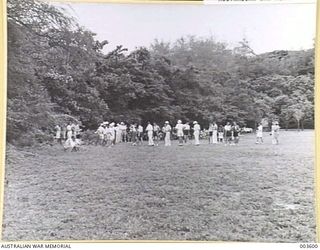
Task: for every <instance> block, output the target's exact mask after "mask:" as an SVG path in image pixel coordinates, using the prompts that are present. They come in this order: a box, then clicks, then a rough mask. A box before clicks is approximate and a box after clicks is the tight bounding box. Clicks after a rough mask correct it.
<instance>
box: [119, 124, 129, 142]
mask: <svg viewBox="0 0 320 250" xmlns="http://www.w3.org/2000/svg"><path fill="white" fill-rule="evenodd" d="M119 129H120V132H121V138H122V142H127V126H126V125H125V124H124V122H121V123H120V127H119Z"/></svg>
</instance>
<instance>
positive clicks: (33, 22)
mask: <svg viewBox="0 0 320 250" xmlns="http://www.w3.org/2000/svg"><path fill="white" fill-rule="evenodd" d="M7 6H8V48H9V51H8V54H9V60H8V141H9V142H12V143H16V144H19V141H21V139H22V138H24V137H26V136H27V137H28V136H29V137H28V138H27V140H30V141H34V139H35V138H39V135H45V134H48V133H49V132H50V131H51V130H52V129H53V127H54V125H55V123H64V122H66V121H67V120H68V119H69V118H70V117H74V118H72V119H77V120H81V121H82V123H83V124H84V125H85V126H86V127H87V128H89V129H94V128H96V126H97V125H98V123H99V122H101V121H103V120H115V121H117V122H118V121H119V122H120V121H127V122H133V121H139V122H142V123H143V124H145V123H146V122H147V121H155V122H163V121H164V120H170V121H171V122H173V123H174V122H175V121H176V120H177V119H183V120H198V122H200V123H201V124H203V126H207V125H208V123H209V121H213V120H215V121H217V122H219V123H223V122H225V121H227V120H237V121H238V122H239V123H240V124H241V125H247V126H251V127H254V126H255V124H256V123H257V122H259V121H261V119H266V118H267V119H269V120H271V119H275V118H279V119H280V122H281V126H284V127H288V128H289V127H292V126H298V127H299V128H300V127H301V128H303V127H304V125H306V127H313V106H314V98H313V93H314V90H313V86H314V50H313V49H312V50H307V51H273V52H270V53H265V54H260V55H257V54H255V53H254V51H253V50H252V49H251V48H250V45H249V42H248V41H247V40H242V41H240V42H239V46H237V47H235V48H233V49H229V48H228V46H227V44H224V43H220V42H217V41H215V40H214V39H213V38H206V39H200V38H197V37H194V36H189V37H183V38H181V39H178V40H177V41H176V42H175V43H173V44H170V43H166V42H163V41H158V40H155V41H154V43H153V44H151V45H150V48H145V47H141V48H137V49H136V50H134V51H131V52H129V51H127V49H126V48H123V46H121V45H119V46H117V47H116V48H115V49H114V50H113V51H111V52H109V53H107V54H104V53H103V52H102V49H103V47H104V46H106V45H107V44H108V41H102V42H100V41H97V40H95V38H94V37H95V34H94V33H92V32H90V31H88V30H85V29H84V28H81V27H79V26H78V25H77V23H75V21H74V20H73V19H72V18H70V17H69V16H67V15H66V14H65V13H64V11H63V10H62V9H58V8H56V7H53V6H51V5H49V4H47V3H45V2H42V1H41V2H40V1H39V2H38V1H36V0H21V1H15V0H9V1H8V5H7ZM57 116H58V117H60V119H57ZM61 117H69V118H68V119H65V120H63V119H62V118H61ZM35 135H38V136H35ZM24 140H26V139H24Z"/></svg>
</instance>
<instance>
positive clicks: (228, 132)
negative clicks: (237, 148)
mask: <svg viewBox="0 0 320 250" xmlns="http://www.w3.org/2000/svg"><path fill="white" fill-rule="evenodd" d="M223 133H224V138H225V146H227V145H231V143H232V126H231V124H230V122H227V124H226V125H225V126H224V128H223Z"/></svg>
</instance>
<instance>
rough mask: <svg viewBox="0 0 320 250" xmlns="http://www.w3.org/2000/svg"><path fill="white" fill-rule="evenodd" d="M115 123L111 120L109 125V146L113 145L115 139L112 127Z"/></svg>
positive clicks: (114, 131)
mask: <svg viewBox="0 0 320 250" xmlns="http://www.w3.org/2000/svg"><path fill="white" fill-rule="evenodd" d="M114 125H115V123H114V122H111V123H110V126H109V134H110V143H111V144H110V146H111V147H112V146H114V145H115V139H116V130H115V127H114Z"/></svg>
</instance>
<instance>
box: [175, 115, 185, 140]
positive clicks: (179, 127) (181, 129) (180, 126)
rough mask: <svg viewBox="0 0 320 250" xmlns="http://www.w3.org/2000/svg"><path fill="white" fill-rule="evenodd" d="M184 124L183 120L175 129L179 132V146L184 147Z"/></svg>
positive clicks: (178, 122) (179, 121)
mask: <svg viewBox="0 0 320 250" xmlns="http://www.w3.org/2000/svg"><path fill="white" fill-rule="evenodd" d="M183 127H184V126H183V124H182V121H181V120H178V121H177V125H176V126H175V129H176V131H177V136H178V139H179V146H182V145H183Z"/></svg>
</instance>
